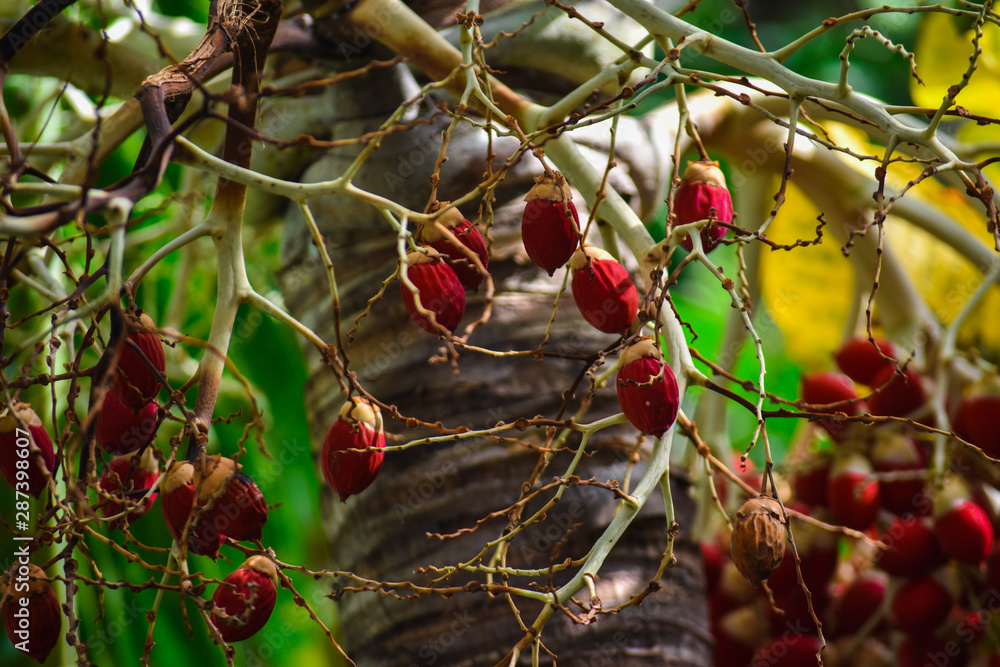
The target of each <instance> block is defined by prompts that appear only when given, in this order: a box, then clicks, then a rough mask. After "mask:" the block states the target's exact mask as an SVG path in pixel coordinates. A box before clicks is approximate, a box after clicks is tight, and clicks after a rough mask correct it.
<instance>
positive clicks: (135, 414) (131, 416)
mask: <svg viewBox="0 0 1000 667" xmlns="http://www.w3.org/2000/svg"><path fill="white" fill-rule="evenodd" d="M158 412H159V406H157V404H156V401H150V402H149V403H147V404H146V405H144V406H143V407H141V408H139V410H133V409H132V408H130V407H129V406H127V405H125V404H124V403H123V402H122V400H121V398H120V397H119V396H118V392H117V391H115V389H114V387H112V388H111V389H110V390H109V391H108V392H107V393H106V394H104V403H102V404H101V411H100V413H98V415H97V427H96V428H95V429H94V435H95V436H96V437H97V444H98V445H100V446H101V449H103V450H104V451H106V452H108V453H109V454H114V455H116V456H117V455H121V454H130V453H132V452H134V451H138V450H139V449H140V448H141V447H143V446H144V445H145V444H146V443H148V442H149V441H150V440H152V439H153V436H154V435H156V426H157V421H156V416H157V413H158Z"/></svg>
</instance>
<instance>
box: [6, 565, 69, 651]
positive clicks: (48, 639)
mask: <svg viewBox="0 0 1000 667" xmlns="http://www.w3.org/2000/svg"><path fill="white" fill-rule="evenodd" d="M7 576H8V578H7V579H6V580H5V581H4V583H3V585H0V598H3V599H5V602H4V603H3V609H2V610H0V614H2V615H3V627H4V630H6V632H7V636H8V637H10V641H11V643H12V644H14V646H15V647H16V648H18V649H19V650H22V651H24V652H25V653H27V654H28V656H29V657H31V658H32V659H33V660H37V661H38V662H40V663H42V662H45V659H46V658H47V657H48V656H49V653H51V652H52V649H53V648H55V646H56V642H58V641H59V634H60V630H61V629H62V614H61V613H60V611H59V600H57V599H56V594H55V593H53V592H52V588H51V587H50V586H49V580H48V577H47V576H46V575H45V572H44V571H43V570H42V568H40V567H38V566H37V565H34V564H28V565H27V566H24V565H21V566H20V567H19V568H17V569H12V570H11V571H10V573H9V574H8V575H7ZM8 594H9V595H10V596H11V597H9V598H7V597H6V595H8Z"/></svg>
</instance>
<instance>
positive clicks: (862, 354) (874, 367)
mask: <svg viewBox="0 0 1000 667" xmlns="http://www.w3.org/2000/svg"><path fill="white" fill-rule="evenodd" d="M876 345H877V346H878V350H876V349H875V346H876ZM879 350H881V351H882V354H884V355H885V356H887V357H889V358H890V359H895V358H897V357H898V356H899V352H897V351H896V346H895V345H893V344H892V343H891V342H889V341H888V340H886V339H884V338H876V339H875V343H874V344H872V343H871V342H870V341H869V340H868V339H867V338H852V339H850V340H849V341H847V342H846V343H844V344H843V345H842V346H841V347H840V349H839V350H837V353H836V354H835V355H833V358H834V359H835V360H836V362H837V367H838V368H840V370H842V371H844V375H846V376H847V377H849V378H851V379H852V380H854V381H855V382H857V383H859V384H864V385H868V386H869V387H871V386H875V385H873V380H874V378H875V375H876V374H877V373H878V372H879V371H881V370H882V369H884V368H892V362H891V361H887V360H886V359H884V358H882V355H880V354H879V353H878V351H879Z"/></svg>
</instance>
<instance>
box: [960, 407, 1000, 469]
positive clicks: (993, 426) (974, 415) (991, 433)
mask: <svg viewBox="0 0 1000 667" xmlns="http://www.w3.org/2000/svg"><path fill="white" fill-rule="evenodd" d="M997 415H1000V395H996V394H983V393H974V394H970V395H968V396H966V397H965V398H963V399H962V402H961V403H959V405H958V412H957V413H956V415H955V423H954V427H955V433H956V434H957V435H958V436H959V437H960V438H962V439H963V440H967V441H969V442H971V443H972V444H974V445H975V446H976V447H979V448H980V449H981V450H983V452H984V453H985V454H986V455H987V456H990V457H992V458H997V457H1000V427H998V424H997Z"/></svg>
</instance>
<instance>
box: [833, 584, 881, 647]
mask: <svg viewBox="0 0 1000 667" xmlns="http://www.w3.org/2000/svg"><path fill="white" fill-rule="evenodd" d="M887 589H888V581H887V578H886V576H885V575H884V574H882V573H880V572H868V573H866V574H862V575H860V576H858V577H857V578H855V579H854V581H852V582H851V583H850V585H848V587H847V588H846V589H844V594H843V595H841V596H840V599H839V600H837V602H836V604H835V606H834V619H835V623H836V632H837V634H838V635H853V634H854V633H855V632H857V631H858V630H860V629H861V626H863V625H864V624H865V623H867V622H868V619H870V618H871V617H872V616H873V615H874V614H875V613H876V612H877V611H878V610H879V607H881V606H882V600H884V599H885V593H886V590H887Z"/></svg>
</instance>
